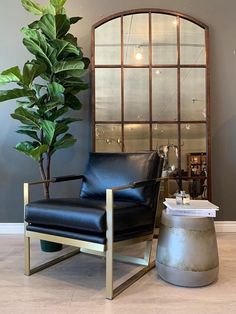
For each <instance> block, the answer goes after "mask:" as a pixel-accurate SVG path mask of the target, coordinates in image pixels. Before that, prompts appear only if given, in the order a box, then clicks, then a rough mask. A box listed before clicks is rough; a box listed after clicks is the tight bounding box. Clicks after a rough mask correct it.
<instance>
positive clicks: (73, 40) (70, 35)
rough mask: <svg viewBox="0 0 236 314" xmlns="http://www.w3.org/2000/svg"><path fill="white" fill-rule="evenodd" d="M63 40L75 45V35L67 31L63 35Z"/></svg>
mask: <svg viewBox="0 0 236 314" xmlns="http://www.w3.org/2000/svg"><path fill="white" fill-rule="evenodd" d="M64 40H66V41H69V42H70V43H71V44H72V45H74V46H76V47H77V37H75V36H74V35H72V34H70V33H68V34H66V36H65V37H64Z"/></svg>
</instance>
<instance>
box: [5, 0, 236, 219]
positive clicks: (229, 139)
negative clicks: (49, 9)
mask: <svg viewBox="0 0 236 314" xmlns="http://www.w3.org/2000/svg"><path fill="white" fill-rule="evenodd" d="M38 2H39V3H46V2H47V1H46V0H41V1H40V0H38ZM144 7H145V8H160V9H169V10H174V11H179V12H182V13H185V14H188V15H191V16H193V17H195V18H196V19H199V20H201V21H202V22H204V23H205V24H207V25H209V27H210V58H211V64H210V66H211V105H212V109H211V112H212V113H211V121H212V131H211V132H212V172H213V176H212V179H213V180H212V181H213V201H214V202H215V203H216V204H218V205H220V207H221V211H220V213H219V215H218V219H219V220H236V211H235V209H234V193H235V191H234V184H235V183H234V180H235V179H234V177H235V176H236V167H235V160H236V144H235V143H234V138H235V134H236V107H235V90H236V88H235V82H236V52H235V51H236V31H235V30H236V19H235V12H236V1H235V0H178V1H173V0H145V1H144V0H129V1H127V0H119V1H117V0H68V5H67V8H68V12H69V14H70V15H74V16H76V15H79V16H83V20H82V21H81V22H80V23H78V25H76V26H74V27H73V32H74V34H76V35H77V36H78V38H79V44H80V45H81V46H82V47H83V48H84V53H85V54H89V53H90V30H91V26H92V25H93V24H94V23H95V22H97V21H98V20H100V19H102V18H103V17H105V16H108V15H110V14H112V13H115V12H119V11H124V10H129V9H135V8H144ZM30 21H32V17H31V15H30V14H28V13H27V12H25V11H24V10H23V9H22V7H21V5H20V0H10V1H9V0H1V11H0V38H1V45H0V71H1V70H3V69H5V68H7V67H10V66H12V65H17V64H19V65H22V64H23V63H24V62H25V60H27V58H30V55H29V54H28V53H27V52H26V51H25V49H24V47H23V45H22V44H21V40H22V38H21V35H20V32H19V30H20V28H21V27H22V26H24V25H26V24H27V23H29V22H30ZM82 98H83V100H84V103H85V106H84V109H83V111H80V112H79V113H78V116H80V117H83V121H82V122H79V123H77V124H75V125H74V127H73V132H74V134H75V135H76V136H77V137H78V138H79V141H78V142H77V144H76V145H75V146H74V147H73V148H71V149H69V150H65V151H60V152H59V153H58V155H57V156H56V157H55V158H54V165H53V174H54V175H63V174H67V173H80V172H81V171H83V169H84V167H85V162H86V159H87V155H88V151H89V149H90V142H91V140H90V123H89V121H90V113H89V112H90V108H89V107H90V106H89V95H88V93H85V94H84V95H83V96H82ZM14 107H15V104H14V102H8V103H3V104H0V134H1V136H0V148H1V155H0V171H1V178H2V180H1V181H0V200H1V203H0V222H21V221H22V217H23V209H22V208H23V206H22V203H23V199H22V183H23V182H24V181H27V180H32V179H37V178H38V177H39V175H38V169H37V167H36V164H35V163H34V162H33V161H31V160H30V159H28V158H27V157H24V156H23V155H21V154H19V153H17V152H15V151H14V150H13V149H12V147H13V146H14V145H15V144H16V143H17V142H18V141H19V140H20V139H22V137H20V136H18V135H17V134H15V133H14V130H16V127H17V122H16V121H14V120H12V119H10V118H9V114H10V113H11V112H12V111H13V109H14ZM61 189H62V188H61ZM63 192H65V193H70V194H72V193H76V192H77V187H76V186H75V185H74V184H73V185H70V184H68V185H66V187H65V188H63Z"/></svg>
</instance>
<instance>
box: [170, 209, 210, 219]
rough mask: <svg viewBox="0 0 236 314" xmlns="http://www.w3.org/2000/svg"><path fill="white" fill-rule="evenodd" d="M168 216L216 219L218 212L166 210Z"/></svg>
mask: <svg viewBox="0 0 236 314" xmlns="http://www.w3.org/2000/svg"><path fill="white" fill-rule="evenodd" d="M166 213H167V215H172V216H189V217H216V211H215V210H212V209H210V210H207V209H198V210H194V209H193V210H185V209H181V210H177V209H175V210H172V209H170V208H168V207H167V208H166Z"/></svg>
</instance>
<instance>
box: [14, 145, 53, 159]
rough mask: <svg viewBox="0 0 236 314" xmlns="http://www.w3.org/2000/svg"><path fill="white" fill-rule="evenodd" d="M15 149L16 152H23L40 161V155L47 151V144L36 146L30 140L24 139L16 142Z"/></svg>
mask: <svg viewBox="0 0 236 314" xmlns="http://www.w3.org/2000/svg"><path fill="white" fill-rule="evenodd" d="M15 149H16V150H17V151H18V152H21V153H23V154H25V155H26V156H29V157H31V158H33V159H34V160H36V161H40V160H41V158H42V155H43V154H44V153H46V152H47V150H48V146H47V145H39V146H37V147H34V146H33V145H32V143H31V142H28V141H25V142H20V143H18V144H17V145H16V147H15Z"/></svg>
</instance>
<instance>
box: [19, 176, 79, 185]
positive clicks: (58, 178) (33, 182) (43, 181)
mask: <svg viewBox="0 0 236 314" xmlns="http://www.w3.org/2000/svg"><path fill="white" fill-rule="evenodd" d="M79 179H84V176H83V175H68V176H61V177H54V178H52V179H50V180H40V181H32V182H26V183H24V184H28V185H36V184H43V183H56V182H64V181H72V180H79Z"/></svg>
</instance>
